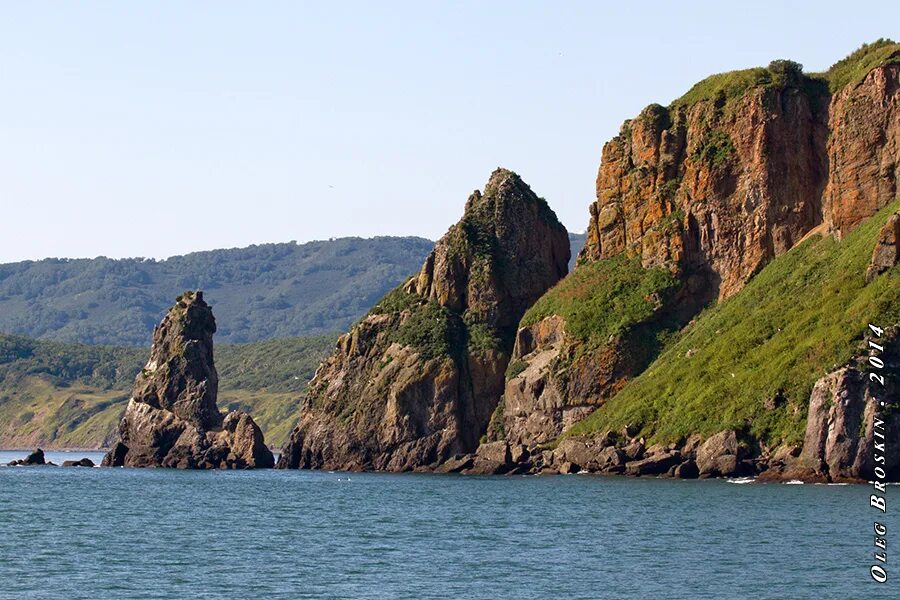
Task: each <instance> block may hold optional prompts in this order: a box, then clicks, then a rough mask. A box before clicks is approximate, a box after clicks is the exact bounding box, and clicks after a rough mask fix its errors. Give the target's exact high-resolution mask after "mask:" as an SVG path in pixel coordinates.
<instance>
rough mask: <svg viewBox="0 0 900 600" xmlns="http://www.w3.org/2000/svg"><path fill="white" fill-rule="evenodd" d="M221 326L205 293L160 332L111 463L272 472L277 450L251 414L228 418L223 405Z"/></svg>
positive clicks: (173, 313) (178, 307)
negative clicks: (218, 350) (218, 352)
mask: <svg viewBox="0 0 900 600" xmlns="http://www.w3.org/2000/svg"><path fill="white" fill-rule="evenodd" d="M215 331H216V321H215V318H214V317H213V314H212V309H211V308H210V307H209V305H207V304H206V302H204V300H203V293H202V292H199V291H198V292H186V293H185V294H183V295H182V296H179V297H178V299H177V302H176V304H175V306H173V307H172V308H171V309H169V312H168V314H166V316H165V317H164V318H163V320H162V322H161V323H160V324H159V325H157V326H156V328H155V329H154V331H153V345H152V347H151V350H150V360H149V361H148V362H147V365H146V366H145V367H144V369H143V370H142V371H141V373H140V374H139V375H138V376H137V378H136V380H135V382H134V390H133V392H132V396H131V399H130V400H129V401H128V407H127V408H126V410H125V416H124V417H123V418H122V421H121V423H120V424H119V440H118V441H117V442H116V444H115V445H114V446H113V448H112V449H111V450H110V451H109V453H108V454H107V455H106V456H105V457H104V458H103V463H102V465H103V466H115V467H118V466H126V467H174V468H180V469H215V468H233V469H243V468H268V467H272V466H273V464H274V458H273V456H272V452H271V451H270V450H269V449H268V448H267V447H266V446H265V443H264V442H263V435H262V432H261V431H260V429H259V427H257V425H256V423H254V422H253V419H252V418H251V417H250V415H247V414H246V413H243V412H240V411H235V412H232V413H229V414H228V415H227V416H225V417H224V418H223V416H222V414H221V413H220V412H219V409H218V407H217V406H216V394H217V392H218V383H219V382H218V375H217V374H216V367H215V365H214V363H213V334H214V333H215Z"/></svg>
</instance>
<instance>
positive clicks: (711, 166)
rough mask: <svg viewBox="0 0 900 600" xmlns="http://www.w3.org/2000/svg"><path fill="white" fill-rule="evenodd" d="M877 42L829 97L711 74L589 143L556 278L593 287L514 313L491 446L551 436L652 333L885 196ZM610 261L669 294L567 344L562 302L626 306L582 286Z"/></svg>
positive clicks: (888, 128) (825, 88)
mask: <svg viewBox="0 0 900 600" xmlns="http://www.w3.org/2000/svg"><path fill="white" fill-rule="evenodd" d="M891 48H895V47H889V48H888V51H891V52H893V54H892V55H889V56H887V58H885V59H884V60H882V61H881V64H880V66H875V67H874V68H871V69H868V70H867V71H866V72H865V73H864V74H863V75H862V76H861V77H860V78H859V79H858V80H853V81H851V82H850V83H847V84H845V85H843V87H842V88H840V89H838V90H837V91H835V92H834V93H832V92H830V91H829V85H828V81H826V79H823V78H810V77H807V76H805V75H804V74H802V72H801V70H800V67H799V65H795V64H793V63H788V62H785V61H777V62H776V63H773V64H772V65H770V67H769V69H756V70H751V71H747V72H736V73H729V74H723V75H722V76H714V77H712V78H710V79H709V80H706V81H704V82H701V83H700V84H698V85H697V86H695V88H694V89H692V90H691V92H689V93H688V94H687V95H686V96H684V97H683V98H682V99H679V100H677V101H676V102H674V103H673V104H672V105H670V106H669V107H662V106H659V105H651V106H649V107H647V108H646V109H645V110H644V111H642V112H641V114H640V115H638V116H637V117H636V118H635V119H633V120H630V121H626V122H625V124H624V125H623V127H622V130H621V132H620V134H619V135H618V136H616V137H615V138H613V139H612V140H610V141H609V142H608V143H607V144H606V145H605V146H604V147H603V154H602V161H601V164H600V169H599V173H598V176H597V186H596V192H597V199H596V201H595V202H594V203H593V204H592V205H591V206H590V221H589V225H588V229H587V240H586V243H585V246H584V248H583V249H582V251H581V253H580V255H579V258H578V266H577V267H576V268H575V270H574V272H573V274H572V275H570V277H569V278H568V279H567V280H566V282H568V281H569V279H572V278H574V277H576V276H577V275H578V274H579V273H582V274H583V275H585V278H586V281H585V282H584V285H583V286H581V287H587V288H590V289H592V290H593V292H592V294H584V293H582V292H581V291H579V290H578V289H575V290H567V289H565V286H566V282H563V284H561V285H560V286H559V287H560V288H561V289H560V290H556V289H555V290H553V291H551V292H550V294H548V296H549V297H554V296H555V298H553V303H554V304H555V305H556V306H555V309H554V310H550V311H544V312H543V313H542V314H541V315H539V316H541V317H542V320H535V319H528V317H527V316H526V319H525V321H524V322H523V324H522V329H521V330H520V331H519V333H518V340H519V341H518V343H517V344H516V346H515V349H514V353H513V356H512V359H511V364H512V365H514V366H515V368H514V369H511V371H510V373H509V379H508V381H507V384H506V388H505V393H504V401H503V404H502V405H501V409H500V410H499V411H498V414H497V415H496V416H495V422H496V423H497V424H498V426H497V427H494V428H492V429H493V430H494V434H493V437H494V439H505V440H506V441H507V442H508V443H510V444H518V443H523V444H526V445H534V444H540V443H546V442H549V441H551V440H553V439H555V438H556V437H558V436H559V435H560V434H561V433H563V432H564V431H565V430H566V429H568V427H569V426H571V425H572V424H573V423H574V422H577V421H578V420H579V419H581V418H583V417H584V416H585V415H587V414H589V413H590V412H592V411H593V410H594V409H595V408H596V407H597V406H600V405H602V404H603V403H604V402H605V401H606V400H608V399H609V398H611V397H612V396H613V395H615V394H616V393H617V392H618V391H619V390H620V389H622V387H624V385H625V384H626V383H627V382H628V380H629V379H630V378H632V377H634V376H636V375H637V374H639V373H640V372H642V371H643V370H644V369H645V368H646V367H647V365H648V364H650V362H651V361H652V360H653V357H654V356H655V354H656V352H657V351H658V350H659V348H660V346H661V343H660V341H659V340H660V335H661V334H663V335H664V334H665V332H666V331H675V330H677V329H679V328H680V327H682V326H683V325H684V324H686V323H687V322H688V321H690V319H691V318H692V317H693V316H694V315H696V314H697V312H698V311H699V310H700V309H701V308H703V307H704V306H707V305H708V304H710V303H711V302H714V301H716V300H723V299H725V298H728V297H730V296H733V295H734V294H736V293H738V292H739V291H740V290H741V289H742V288H743V287H744V285H745V284H746V283H747V281H748V280H749V279H750V278H751V277H753V276H754V275H755V274H756V273H757V272H759V270H760V269H761V268H762V267H763V266H765V265H766V264H767V263H768V262H769V261H771V260H772V259H773V258H774V257H776V256H779V255H781V254H783V253H785V252H787V251H788V250H790V249H791V248H793V247H794V246H796V245H797V244H798V243H799V242H800V241H801V240H803V239H804V236H807V235H810V234H811V233H813V232H822V233H829V232H830V233H832V234H833V235H834V236H835V237H838V238H841V237H843V236H844V235H846V234H847V233H848V232H849V231H851V230H852V229H853V228H854V227H855V226H856V225H858V224H859V223H860V222H861V221H862V220H863V219H865V218H867V217H869V216H872V215H873V214H874V213H875V212H877V211H878V210H879V209H880V208H882V207H884V206H886V205H887V204H888V203H889V202H890V201H893V200H894V199H895V198H896V197H897V193H898V190H897V178H898V175H900V143H898V140H900V109H898V106H900V104H898V103H900V50H896V49H894V50H891ZM839 64H840V63H839ZM891 235H893V230H891V231H890V232H887V233H884V234H883V237H884V238H885V241H884V244H883V246H884V248H882V251H881V252H880V254H879V251H878V250H876V255H877V256H876V257H873V265H876V263H878V264H881V263H884V264H886V265H887V264H888V263H890V264H889V265H888V267H884V266H877V265H876V266H873V267H872V268H873V269H875V270H876V271H877V270H878V269H880V270H881V271H883V270H884V269H885V268H889V266H890V265H893V264H895V263H896V260H894V258H893V254H891V253H892V252H893V249H894V248H893V245H894V243H893V241H891V240H893V238H892V237H890V236H891ZM889 238H890V239H889ZM889 255H890V256H889ZM614 259H617V260H619V259H630V260H633V261H636V265H638V267H633V268H640V269H642V270H643V271H642V272H643V275H641V276H640V277H638V280H639V281H646V280H647V279H648V277H649V276H650V275H649V274H650V273H652V272H653V270H654V269H664V270H666V271H668V272H669V273H671V274H672V276H673V277H674V278H675V279H676V280H677V282H678V285H677V286H673V287H669V288H667V290H666V291H667V293H659V292H660V290H657V289H653V288H651V289H650V290H649V291H648V293H647V295H646V300H647V302H648V303H649V304H651V305H652V306H653V309H652V310H650V311H645V312H644V313H643V314H642V315H641V317H640V318H639V319H632V320H626V321H627V322H624V321H623V322H622V323H620V324H619V326H617V327H616V328H613V329H609V328H607V329H604V330H603V331H604V332H605V333H606V334H608V335H607V337H604V338H603V339H600V337H601V336H593V337H591V336H586V335H578V334H576V333H575V332H574V331H573V329H574V328H575V327H578V326H582V325H583V324H573V323H572V322H571V321H572V320H573V319H575V318H578V319H581V317H580V316H579V315H578V314H577V311H573V310H569V311H568V313H569V314H566V313H567V311H566V309H565V308H562V309H561V308H560V306H564V305H565V304H566V302H569V303H572V302H595V301H596V298H598V297H599V298H601V299H602V300H603V301H605V302H607V305H608V306H609V309H610V310H613V311H621V310H622V309H621V306H622V305H623V304H624V305H628V303H629V302H631V301H629V300H628V299H627V294H625V293H624V292H623V291H622V289H621V286H617V284H616V282H615V281H613V282H612V283H610V282H609V281H607V280H604V279H603V278H595V279H594V280H591V277H589V276H590V271H588V270H590V269H594V270H598V265H603V264H605V263H608V262H609V261H611V260H614ZM879 272H880V271H879ZM569 287H573V286H569ZM543 301H544V299H542V302H543ZM595 321H598V322H599V320H597V319H595ZM593 327H594V328H595V329H602V327H599V326H597V325H593ZM579 382H581V383H579Z"/></svg>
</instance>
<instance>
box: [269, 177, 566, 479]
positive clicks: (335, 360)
mask: <svg viewBox="0 0 900 600" xmlns="http://www.w3.org/2000/svg"><path fill="white" fill-rule="evenodd" d="M569 254H570V251H569V242H568V238H567V233H566V231H565V229H564V227H563V226H562V225H561V224H560V223H559V221H558V220H557V219H556V215H555V214H554V213H553V211H552V210H551V209H550V208H549V207H548V206H547V204H546V202H545V201H544V200H543V199H541V198H539V197H538V196H536V195H535V194H534V192H532V190H531V189H530V188H529V187H528V186H527V185H526V184H525V183H524V182H523V181H522V180H521V179H520V178H519V177H518V176H517V175H516V174H515V173H512V172H510V171H507V170H505V169H498V170H497V171H495V172H494V173H493V174H492V175H491V177H490V179H489V181H488V182H487V184H486V186H485V188H484V191H483V192H478V191H476V192H474V193H473V194H472V195H471V196H470V197H469V199H468V201H467V202H466V206H465V212H464V215H463V218H462V219H461V220H460V221H459V222H458V223H457V224H456V225H454V226H453V227H451V228H450V230H449V231H448V232H447V234H446V235H444V237H443V238H441V240H440V241H439V242H438V243H437V245H436V246H435V248H434V250H433V251H432V252H431V254H430V255H429V256H428V258H427V259H426V260H425V263H424V265H423V266H422V269H421V270H420V271H419V273H418V274H416V275H414V276H413V277H411V278H410V279H409V280H408V281H407V282H406V283H405V284H403V285H402V286H401V287H399V288H397V289H396V290H394V291H393V292H391V293H389V294H388V295H387V296H385V297H384V298H383V299H382V300H381V301H380V302H379V303H378V304H377V305H376V307H375V308H373V309H372V311H371V312H370V313H369V315H367V316H366V317H364V318H363V319H362V320H361V321H359V322H358V323H357V324H356V325H355V326H354V327H353V328H352V329H351V330H350V331H349V332H348V333H346V334H344V335H343V336H341V338H340V339H339V340H338V343H337V347H336V349H335V351H334V354H333V355H332V356H331V357H330V358H328V359H327V360H326V361H325V362H323V363H322V365H321V366H320V367H319V369H318V371H317V373H316V376H315V377H314V378H313V380H312V381H311V383H310V387H309V393H308V395H307V398H306V400H305V404H304V406H303V409H302V417H301V419H300V422H299V424H298V426H297V427H296V428H295V429H294V431H293V432H292V434H291V438H290V441H289V442H288V443H287V445H286V446H285V447H284V449H283V451H282V455H281V459H280V461H279V467H283V468H328V469H348V470H359V469H367V470H368V469H375V470H390V471H403V470H411V469H417V468H425V467H428V466H436V465H438V464H440V463H443V462H445V461H447V460H448V459H450V458H451V457H453V456H455V455H457V454H461V453H467V452H471V451H473V450H474V449H475V447H476V446H477V445H478V441H479V438H480V437H481V436H482V434H484V432H485V429H486V427H487V424H488V420H489V418H490V416H491V414H492V412H493V411H494V409H495V407H496V404H497V401H498V399H499V397H500V396H501V394H502V392H503V384H504V371H505V370H506V367H507V364H508V362H509V355H510V352H511V350H512V345H513V339H514V337H515V331H516V326H517V324H518V322H519V320H520V318H521V317H522V314H523V313H524V312H525V310H526V309H527V308H528V307H529V306H530V305H531V304H532V303H534V301H535V300H537V298H539V297H540V296H541V295H542V294H543V293H544V292H545V291H546V290H547V289H548V288H550V287H551V286H552V285H553V284H554V283H556V282H557V281H558V280H559V279H560V278H562V277H563V276H564V275H565V274H566V272H567V263H568V260H569Z"/></svg>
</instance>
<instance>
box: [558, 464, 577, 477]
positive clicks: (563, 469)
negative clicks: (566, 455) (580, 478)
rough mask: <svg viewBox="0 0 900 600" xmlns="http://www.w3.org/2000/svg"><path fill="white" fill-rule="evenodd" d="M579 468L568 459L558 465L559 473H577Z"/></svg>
mask: <svg viewBox="0 0 900 600" xmlns="http://www.w3.org/2000/svg"><path fill="white" fill-rule="evenodd" d="M580 470H581V468H580V467H579V466H578V465H576V464H574V463H571V462H569V461H566V462H564V463H562V464H561V465H559V474H560V475H571V474H572V473H577V472H578V471H580Z"/></svg>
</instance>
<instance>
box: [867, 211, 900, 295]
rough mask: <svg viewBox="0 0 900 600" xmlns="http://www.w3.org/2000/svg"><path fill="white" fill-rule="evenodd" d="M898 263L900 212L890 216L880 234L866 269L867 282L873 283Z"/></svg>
mask: <svg viewBox="0 0 900 600" xmlns="http://www.w3.org/2000/svg"><path fill="white" fill-rule="evenodd" d="M897 263H900V213H894V214H893V215H891V216H890V217H888V221H887V223H885V224H884V227H882V228H881V231H880V232H879V234H878V242H877V243H876V244H875V250H874V251H873V252H872V260H871V261H869V268H868V269H867V270H866V283H871V282H872V280H873V279H875V278H876V277H878V276H879V275H881V274H882V273H884V272H885V271H887V270H888V269H890V268H891V267H893V266H895V265H896V264H897Z"/></svg>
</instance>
